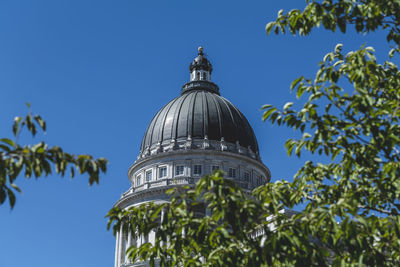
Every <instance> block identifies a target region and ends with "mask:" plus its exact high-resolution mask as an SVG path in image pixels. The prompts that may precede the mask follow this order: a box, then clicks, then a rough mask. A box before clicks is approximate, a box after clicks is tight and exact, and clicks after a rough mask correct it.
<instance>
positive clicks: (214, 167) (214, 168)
mask: <svg viewBox="0 0 400 267" xmlns="http://www.w3.org/2000/svg"><path fill="white" fill-rule="evenodd" d="M211 170H212V171H213V172H215V171H216V170H219V166H218V165H213V166H211Z"/></svg>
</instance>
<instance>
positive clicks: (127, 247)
mask: <svg viewBox="0 0 400 267" xmlns="http://www.w3.org/2000/svg"><path fill="white" fill-rule="evenodd" d="M131 246H132V233H131V231H130V229H129V232H128V240H127V241H126V250H128V249H129V248H130V247H131ZM125 254H126V255H125V262H130V260H129V258H128V253H125Z"/></svg>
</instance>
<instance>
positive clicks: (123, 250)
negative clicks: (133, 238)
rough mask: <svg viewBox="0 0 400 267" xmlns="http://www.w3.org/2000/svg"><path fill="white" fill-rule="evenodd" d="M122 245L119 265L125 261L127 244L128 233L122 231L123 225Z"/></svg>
mask: <svg viewBox="0 0 400 267" xmlns="http://www.w3.org/2000/svg"><path fill="white" fill-rule="evenodd" d="M120 244H121V247H120V250H119V253H120V255H119V265H120V266H121V265H122V264H124V263H125V244H126V233H124V232H123V231H122V227H121V243H120Z"/></svg>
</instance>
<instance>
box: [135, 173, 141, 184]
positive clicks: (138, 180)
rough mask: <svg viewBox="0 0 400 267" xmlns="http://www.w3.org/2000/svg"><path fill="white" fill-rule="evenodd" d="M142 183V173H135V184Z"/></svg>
mask: <svg viewBox="0 0 400 267" xmlns="http://www.w3.org/2000/svg"><path fill="white" fill-rule="evenodd" d="M141 183H142V175H140V174H139V175H136V186H138V185H140V184H141Z"/></svg>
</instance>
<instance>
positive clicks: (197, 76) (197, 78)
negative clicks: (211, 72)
mask: <svg viewBox="0 0 400 267" xmlns="http://www.w3.org/2000/svg"><path fill="white" fill-rule="evenodd" d="M196 80H200V72H199V71H197V72H196Z"/></svg>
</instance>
